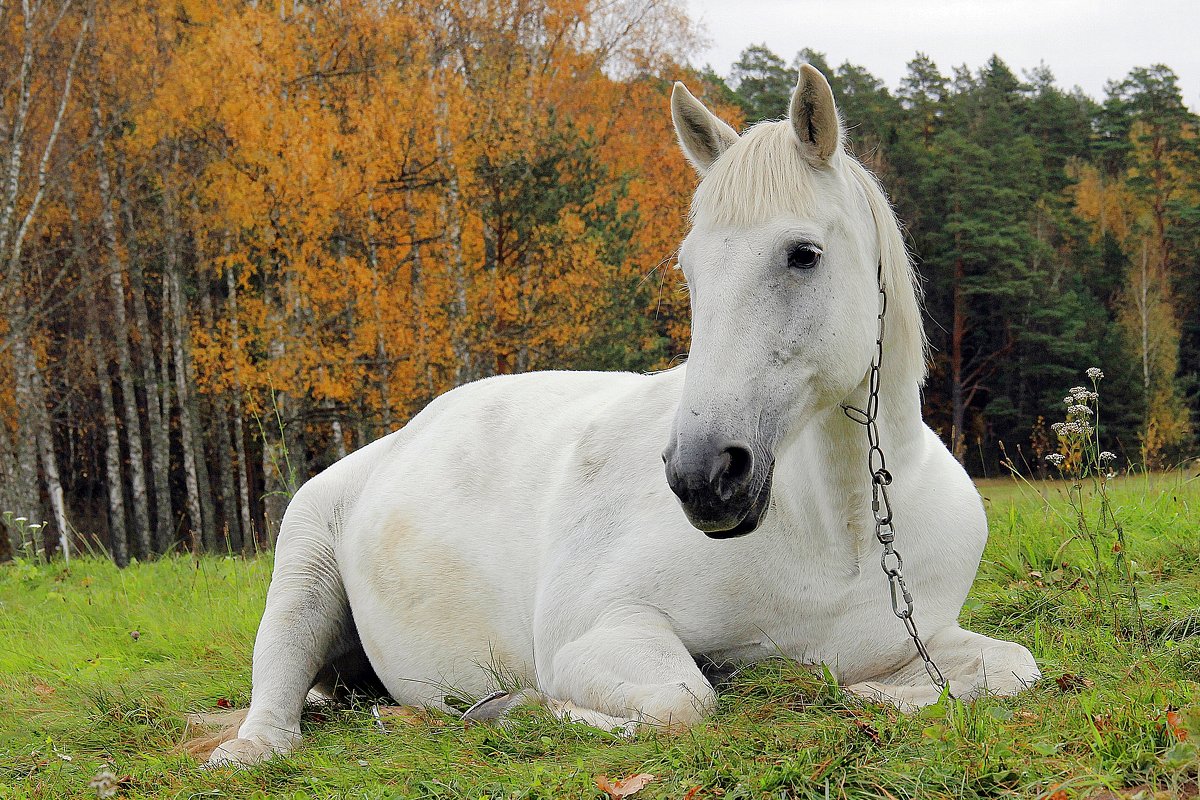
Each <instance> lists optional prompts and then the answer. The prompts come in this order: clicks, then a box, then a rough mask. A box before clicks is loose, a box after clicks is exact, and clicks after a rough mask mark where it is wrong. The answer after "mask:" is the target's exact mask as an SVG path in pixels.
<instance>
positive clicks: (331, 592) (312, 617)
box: [207, 490, 355, 767]
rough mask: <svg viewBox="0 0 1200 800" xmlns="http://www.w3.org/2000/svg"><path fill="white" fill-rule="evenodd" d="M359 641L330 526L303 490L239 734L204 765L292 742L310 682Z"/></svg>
mask: <svg viewBox="0 0 1200 800" xmlns="http://www.w3.org/2000/svg"><path fill="white" fill-rule="evenodd" d="M302 491H303V490H302ZM354 642H355V638H354V632H353V628H352V622H351V621H350V607H349V604H348V602H347V600H346V592H345V588H344V586H343V585H342V580H341V576H340V575H339V574H338V570H337V564H336V562H335V560H334V553H333V548H332V541H331V537H330V534H329V533H328V531H327V530H326V527H325V525H324V524H323V522H322V521H321V519H320V517H319V515H318V514H317V513H315V512H314V510H313V509H312V508H311V507H310V506H309V504H307V503H306V502H304V500H303V499H302V495H299V494H298V495H297V496H296V498H294V499H293V501H292V504H291V506H289V508H288V512H287V514H286V515H285V517H284V521H283V526H282V527H281V530H280V535H279V541H278V544H277V546H276V555H275V571H274V574H273V575H272V577H271V588H270V589H269V590H268V592H267V605H266V610H265V611H264V612H263V618H262V622H261V623H260V624H259V627H258V636H257V638H256V639H255V641H254V667H253V674H252V682H253V689H252V692H251V700H250V711H249V713H248V714H247V715H246V720H245V722H243V723H242V725H241V727H240V728H239V729H238V732H237V738H236V739H232V740H230V741H227V742H225V743H224V744H222V745H221V746H220V747H218V748H217V749H216V750H214V751H213V753H212V755H211V756H210V757H209V760H208V764H207V766H209V767H213V766H220V765H223V764H239V765H247V764H254V763H257V762H259V761H262V760H264V759H266V758H270V757H271V756H273V755H275V754H277V753H286V752H287V751H289V750H291V749H293V748H294V747H295V746H296V745H297V744H298V743H299V742H300V713H301V711H302V710H303V708H304V703H305V698H306V696H307V695H308V692H309V689H310V688H312V686H313V683H314V681H315V680H316V678H317V676H318V674H319V673H320V672H321V670H322V668H323V667H325V666H326V665H328V664H329V663H330V662H331V661H332V660H334V659H336V658H338V657H339V656H341V655H343V654H344V652H345V651H346V650H347V649H348V648H350V647H352V646H353V644H354Z"/></svg>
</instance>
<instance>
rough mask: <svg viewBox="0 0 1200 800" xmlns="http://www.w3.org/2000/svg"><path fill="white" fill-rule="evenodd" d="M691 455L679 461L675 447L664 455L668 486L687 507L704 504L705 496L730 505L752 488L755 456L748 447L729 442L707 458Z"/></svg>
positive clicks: (700, 455)
mask: <svg viewBox="0 0 1200 800" xmlns="http://www.w3.org/2000/svg"><path fill="white" fill-rule="evenodd" d="M706 449H707V448H706ZM714 451H715V452H714ZM690 455H691V458H687V459H684V458H679V457H678V456H679V452H678V449H677V448H676V447H675V445H674V443H672V445H671V446H670V447H668V448H667V449H666V450H665V451H663V463H664V464H666V468H667V484H668V485H669V486H670V487H671V491H672V492H674V493H675V496H676V497H678V498H679V501H680V502H681V503H683V504H684V505H688V504H690V503H692V502H693V501H699V500H702V499H703V497H702V496H703V495H708V496H709V497H711V498H713V499H716V500H718V501H720V502H723V503H724V502H728V501H729V500H730V499H732V498H733V497H734V496H735V495H738V494H739V493H744V492H745V491H746V489H747V488H748V487H749V484H750V481H751V479H752V477H753V475H754V455H753V453H752V452H751V450H750V447H749V446H748V445H746V444H743V443H742V442H730V443H727V444H725V445H724V446H721V445H718V446H717V447H714V448H712V449H711V450H709V453H708V454H705V453H693V454H690ZM705 462H707V463H705Z"/></svg>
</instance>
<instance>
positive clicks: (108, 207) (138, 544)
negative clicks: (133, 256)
mask: <svg viewBox="0 0 1200 800" xmlns="http://www.w3.org/2000/svg"><path fill="white" fill-rule="evenodd" d="M92 117H93V128H92V135H93V140H94V147H95V156H96V183H97V189H98V190H99V193H100V229H101V232H102V233H103V236H104V245H105V248H106V249H107V250H108V268H109V274H108V280H109V288H110V289H111V291H112V298H111V299H112V306H111V308H112V312H113V322H114V326H115V328H116V329H115V330H114V331H113V340H114V341H115V342H116V345H117V376H118V378H119V379H120V381H121V401H122V406H123V410H124V412H125V443H126V445H127V447H128V449H129V483H130V487H131V489H132V497H131V499H132V500H133V528H134V530H133V543H134V547H135V549H136V550H137V555H138V557H139V558H145V557H147V556H149V555H150V554H151V553H153V546H152V544H151V533H150V530H151V529H150V506H149V501H148V498H147V493H146V462H145V458H144V456H143V453H142V420H141V416H140V414H139V413H138V401H137V393H136V390H135V389H134V382H133V364H132V359H131V358H130V354H129V321H128V318H127V315H126V313H125V271H126V270H125V263H124V259H122V257H121V251H120V247H119V245H118V242H117V225H116V219H115V218H114V216H113V209H112V206H113V202H114V199H113V194H112V181H111V178H110V176H109V172H108V166H107V163H106V155H105V153H104V141H105V137H104V127H103V119H102V116H101V113H100V106H99V104H98V102H93V104H92ZM147 405H149V403H147Z"/></svg>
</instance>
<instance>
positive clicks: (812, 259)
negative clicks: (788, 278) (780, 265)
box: [787, 244, 821, 269]
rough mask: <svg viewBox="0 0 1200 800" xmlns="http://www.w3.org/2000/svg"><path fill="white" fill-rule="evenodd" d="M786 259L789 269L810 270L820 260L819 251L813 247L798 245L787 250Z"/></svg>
mask: <svg viewBox="0 0 1200 800" xmlns="http://www.w3.org/2000/svg"><path fill="white" fill-rule="evenodd" d="M787 258H788V267H790V268H791V269H812V268H813V267H815V266H816V265H817V262H818V261H820V260H821V251H820V250H819V249H817V247H816V246H815V245H811V244H798V245H796V246H795V247H793V248H792V249H791V250H788V257H787Z"/></svg>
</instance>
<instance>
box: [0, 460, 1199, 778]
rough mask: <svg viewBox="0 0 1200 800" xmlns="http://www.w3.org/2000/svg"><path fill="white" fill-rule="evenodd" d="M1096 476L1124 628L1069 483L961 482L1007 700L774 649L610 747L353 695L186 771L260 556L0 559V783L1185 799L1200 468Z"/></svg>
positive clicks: (236, 637) (553, 726)
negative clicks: (274, 750) (803, 659)
mask: <svg viewBox="0 0 1200 800" xmlns="http://www.w3.org/2000/svg"><path fill="white" fill-rule="evenodd" d="M1112 485H1113V488H1112V495H1113V497H1114V501H1115V504H1116V509H1117V515H1118V519H1120V520H1121V521H1122V523H1123V524H1124V527H1125V529H1126V535H1127V537H1128V542H1127V547H1126V551H1125V554H1126V555H1127V556H1129V557H1130V558H1132V559H1133V560H1134V562H1135V573H1136V576H1137V580H1136V585H1137V589H1138V591H1139V593H1140V607H1141V618H1142V626H1143V627H1144V635H1142V633H1141V632H1140V629H1139V627H1138V625H1137V617H1138V615H1136V614H1134V613H1132V611H1131V610H1129V609H1128V608H1127V607H1125V606H1121V607H1120V608H1118V610H1117V611H1116V612H1114V611H1113V610H1112V608H1111V605H1112V604H1111V603H1109V602H1106V601H1105V599H1104V598H1103V597H1102V596H1100V595H1101V593H1100V591H1099V590H1098V588H1097V586H1098V583H1097V579H1096V576H1095V569H1094V567H1093V566H1092V564H1091V561H1092V560H1094V552H1095V551H1093V550H1092V549H1091V547H1090V545H1089V546H1084V545H1083V544H1082V543H1081V542H1078V541H1075V542H1069V543H1068V544H1066V546H1062V545H1063V543H1064V542H1067V540H1068V539H1069V538H1070V536H1071V534H1072V531H1074V529H1075V522H1074V517H1073V512H1072V511H1071V509H1070V507H1069V506H1068V504H1067V502H1066V492H1065V486H1064V484H1061V483H1045V484H1036V485H1025V484H1017V483H1014V482H1013V481H985V482H983V484H982V485H981V487H980V488H981V490H982V492H983V494H984V496H985V498H986V499H987V504H988V509H989V515H990V518H991V540H990V543H989V546H988V549H987V552H986V554H985V556H984V564H983V566H982V568H981V569H980V573H979V577H978V580H977V581H976V584H975V587H974V589H973V591H972V593H971V597H970V599H969V601H968V603H967V607H966V608H965V609H964V612H963V622H964V624H965V625H967V626H968V627H970V628H973V629H975V630H979V631H981V632H983V633H986V634H989V635H994V636H1000V637H1004V638H1010V639H1015V640H1017V641H1019V642H1022V643H1023V644H1025V645H1026V646H1028V647H1029V648H1030V649H1031V650H1032V651H1033V652H1034V655H1035V656H1036V657H1037V658H1038V661H1039V662H1040V663H1041V665H1042V668H1043V671H1044V672H1045V674H1046V676H1047V677H1046V680H1044V681H1043V682H1042V683H1041V684H1039V685H1038V686H1037V687H1035V688H1034V689H1032V690H1031V691H1029V692H1027V693H1025V694H1024V695H1022V696H1021V697H1019V698H1016V699H995V698H988V699H983V700H980V701H978V702H976V703H974V704H972V705H969V706H966V705H962V704H959V703H956V702H954V701H950V700H945V701H943V703H942V704H940V705H938V706H935V707H933V708H931V709H927V710H925V711H924V712H922V713H920V714H918V715H901V714H898V713H897V712H895V711H894V710H891V709H888V708H884V707H880V706H876V705H872V704H868V703H863V702H860V701H856V700H853V699H851V698H848V697H845V696H844V695H843V694H842V693H841V692H840V690H839V689H838V687H837V686H836V685H832V684H830V683H829V682H827V681H826V680H824V679H823V678H821V677H820V676H816V675H814V674H812V673H810V672H808V671H806V670H804V669H801V668H799V667H797V666H795V665H791V664H787V663H784V662H782V661H780V662H769V663H765V664H762V665H759V666H757V667H755V668H753V669H751V670H749V671H747V672H744V673H743V674H740V675H738V676H737V677H735V678H734V679H732V681H731V682H730V684H729V685H728V686H726V687H725V688H724V690H723V692H722V695H721V702H720V707H719V710H718V712H717V714H716V715H715V717H713V719H712V720H711V721H710V722H709V723H708V724H706V725H704V726H702V727H698V728H694V729H692V730H691V731H689V732H687V733H683V734H677V735H667V734H658V733H644V734H641V735H639V736H638V737H636V738H634V739H633V740H623V739H620V738H617V737H614V736H611V735H608V734H605V733H602V732H599V731H596V730H592V729H589V728H585V727H583V726H576V725H568V724H563V723H560V722H557V721H554V720H552V719H548V718H547V717H546V716H544V715H543V714H541V713H540V712H538V711H536V710H532V709H531V710H528V711H520V712H518V714H517V715H516V717H515V719H514V721H513V723H512V724H511V725H509V726H507V727H504V728H490V727H485V726H476V727H470V728H465V727H463V726H462V725H461V724H459V723H457V722H456V721H454V720H452V719H450V718H448V717H441V716H439V715H436V714H423V715H417V714H412V715H399V716H395V717H388V718H386V723H387V731H386V732H383V731H380V730H379V729H378V727H377V724H376V722H375V720H374V719H373V717H372V716H371V714H370V710H369V707H362V708H347V709H340V710H332V711H327V712H322V713H321V714H315V715H310V717H309V718H308V719H307V720H306V727H305V736H306V739H305V742H304V744H303V745H302V747H301V748H300V750H299V751H298V752H296V753H295V754H293V755H291V756H289V757H286V758H280V759H277V760H275V761H272V762H269V763H267V764H265V765H262V766H260V767H257V768H254V769H250V770H246V771H241V772H233V771H228V770H219V771H214V772H202V771H201V770H199V769H198V767H197V764H196V763H195V762H194V761H193V760H192V759H191V758H190V757H189V756H187V755H186V754H183V753H182V752H181V751H180V749H179V744H180V742H181V741H182V740H183V738H184V728H185V723H184V714H185V713H186V712H188V711H196V710H212V709H215V708H217V707H218V705H219V704H220V705H223V704H224V701H229V702H230V703H232V704H233V705H234V706H235V707H238V706H244V705H246V704H247V703H248V702H249V698H250V673H249V664H250V653H251V648H252V645H253V639H254V631H255V628H256V625H257V622H258V617H259V614H260V613H261V610H262V604H263V598H264V595H265V593H266V589H267V582H268V579H269V576H270V561H269V559H268V558H265V557H264V558H259V559H257V560H250V561H246V560H242V559H240V558H202V559H199V560H194V559H191V558H187V557H178V558H173V559H167V560H163V561H160V562H157V563H151V564H137V565H134V566H132V567H130V568H128V569H126V570H123V571H120V570H117V569H116V568H114V567H112V566H111V565H109V564H107V563H104V562H101V561H99V560H94V559H93V560H83V561H80V562H76V563H73V564H72V565H71V568H70V569H69V570H68V569H64V568H63V567H62V566H61V565H54V566H48V567H47V566H34V565H31V564H23V563H16V564H10V565H5V566H0V798H26V797H31V798H59V797H96V796H97V790H96V789H95V788H89V785H88V784H89V781H90V780H91V779H92V778H93V776H95V775H97V774H98V773H100V772H103V771H108V772H110V773H112V775H113V776H115V777H116V779H117V780H116V781H115V787H114V788H115V790H116V796H119V797H178V798H208V797H286V798H305V797H312V798H321V797H345V798H389V797H406V798H407V797H422V798H424V797H428V798H442V797H450V798H463V800H467V799H468V798H469V799H470V800H476V798H575V797H584V798H602V797H604V796H606V795H605V794H604V793H603V792H601V791H600V790H599V789H598V788H597V786H596V780H595V778H596V776H598V775H603V776H608V777H610V778H618V777H622V776H625V775H628V774H631V773H649V774H652V775H654V776H656V777H655V780H654V781H653V782H651V783H650V784H649V785H647V786H646V787H645V788H644V789H642V790H641V791H640V792H638V793H637V795H636V797H637V798H681V799H682V798H688V800H698V799H699V798H716V797H720V798H724V799H725V800H735V798H781V797H784V798H786V797H812V798H824V797H897V798H905V797H908V798H939V797H1048V798H1053V799H1054V800H1065V798H1108V797H1136V796H1141V797H1144V798H1150V797H1160V798H1166V797H1191V796H1194V795H1195V794H1196V784H1195V781H1196V764H1197V752H1198V751H1197V748H1196V746H1195V744H1194V742H1197V741H1200V481H1197V480H1194V479H1193V480H1190V481H1189V480H1187V477H1186V476H1183V475H1180V474H1174V475H1169V476H1153V477H1133V478H1125V479H1120V480H1117V481H1114V482H1113V484H1112ZM902 534H903V532H901V535H902ZM1107 552H1108V551H1107V550H1102V551H1101V553H1102V558H1103V557H1106V553H1107ZM1117 588H1118V589H1119V588H1122V587H1120V586H1118V587H1117ZM881 590H882V584H881ZM1110 591H1114V592H1116V589H1113V588H1112V586H1111V585H1110ZM918 600H919V598H918ZM896 624H898V623H896ZM135 632H136V635H135Z"/></svg>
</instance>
